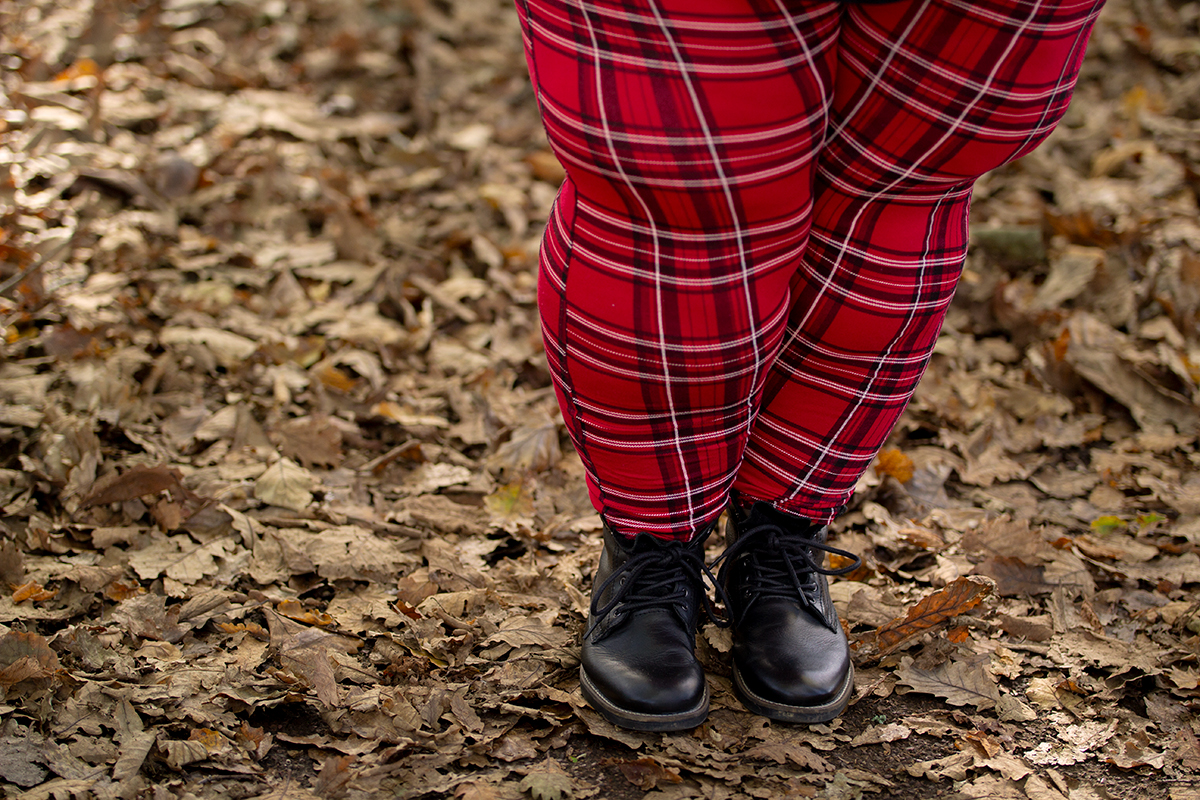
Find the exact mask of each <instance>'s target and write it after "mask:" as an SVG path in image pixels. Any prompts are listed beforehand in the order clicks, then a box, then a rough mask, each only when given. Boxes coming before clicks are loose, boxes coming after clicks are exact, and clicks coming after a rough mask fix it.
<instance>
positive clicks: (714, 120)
mask: <svg viewBox="0 0 1200 800" xmlns="http://www.w3.org/2000/svg"><path fill="white" fill-rule="evenodd" d="M792 6H794V7H792ZM518 10H519V12H520V14H521V17H522V23H523V29H524V34H525V44H526V53H527V57H528V61H529V66H530V74H531V77H532V78H533V81H534V85H535V87H536V89H537V94H538V100H539V103H540V104H541V109H542V118H543V121H544V123H545V126H546V131H547V136H548V137H549V140H550V143H551V144H552V146H553V147H554V148H555V151H556V152H557V153H558V155H559V158H560V160H561V161H562V163H563V165H564V166H565V168H566V170H567V181H566V183H565V184H564V186H563V189H562V191H561V192H560V194H559V197H558V199H557V200H556V202H555V205H554V208H553V211H552V214H551V218H550V220H549V224H548V225H547V229H546V235H545V238H544V240H543V243H542V252H541V269H540V272H539V286H538V303H539V309H540V311H541V315H542V324H543V331H544V341H545V343H546V354H547V358H548V361H549V364H550V369H551V373H552V375H553V376H554V379H555V389H556V390H557V392H558V397H559V402H560V406H561V408H562V411H563V417H564V419H565V421H566V424H567V428H568V430H569V431H570V433H571V437H572V440H573V442H574V444H575V446H576V449H577V450H578V451H579V454H580V456H581V458H582V459H583V463H584V467H585V469H586V470H587V478H588V486H589V489H590V491H591V496H592V500H593V503H594V504H595V505H596V507H597V509H598V510H599V511H600V513H601V515H602V516H603V518H604V519H605V521H606V522H607V523H608V524H609V525H610V526H611V527H612V528H613V529H615V530H616V531H618V532H620V533H622V534H629V535H632V534H635V533H638V532H646V533H650V534H653V535H655V536H659V537H662V538H675V539H683V540H687V539H689V538H691V537H692V536H693V535H694V534H695V533H696V532H697V531H699V530H702V529H704V528H706V527H707V526H708V524H709V523H710V522H711V521H712V520H713V519H714V518H715V517H717V516H718V515H719V514H720V513H721V510H722V508H723V507H724V505H725V502H726V496H727V492H728V489H729V484H730V483H731V482H732V480H733V475H734V472H735V470H736V468H737V465H738V464H739V463H740V461H741V458H742V453H743V451H744V447H745V442H746V440H747V438H748V436H749V428H750V423H751V421H752V419H753V417H754V415H755V413H756V412H757V408H758V399H759V396H760V394H761V391H762V387H763V382H764V377H765V374H766V370H767V368H768V365H769V364H770V362H771V361H772V360H773V358H774V356H775V354H776V353H777V352H778V350H779V346H780V342H781V341H782V338H783V334H784V327H785V324H786V318H787V312H788V291H789V282H790V280H791V276H792V274H793V273H794V272H795V270H796V268H797V265H798V263H799V258H800V254H801V252H802V251H803V249H804V245H805V241H806V239H807V234H808V218H809V214H810V212H811V199H812V198H811V186H812V164H813V159H814V155H815V153H816V151H817V150H818V148H819V147H820V144H821V141H822V139H823V137H824V133H825V120H826V110H827V107H828V102H829V93H830V87H831V83H832V76H831V67H832V64H833V60H834V57H833V53H834V45H835V43H836V41H837V25H838V20H839V18H840V13H841V12H840V5H839V4H838V3H832V2H820V3H803V4H788V3H784V2H782V0H583V1H582V2H580V1H579V0H518Z"/></svg>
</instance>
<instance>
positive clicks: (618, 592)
mask: <svg viewBox="0 0 1200 800" xmlns="http://www.w3.org/2000/svg"><path fill="white" fill-rule="evenodd" d="M711 530H712V529H711V527H710V528H709V530H707V531H705V532H703V533H702V534H700V535H699V536H697V537H696V538H695V539H693V540H692V541H691V542H688V543H686V544H685V543H683V542H668V541H663V540H661V539H656V538H655V537H653V536H650V535H648V534H644V533H643V534H638V536H637V537H636V538H634V539H633V540H632V541H631V540H629V539H627V538H625V537H622V536H617V535H616V534H614V533H613V532H612V531H610V530H609V529H608V528H607V526H606V527H605V529H604V552H603V553H602V554H601V555H600V566H599V568H598V569H597V570H596V574H595V576H594V578H593V580H592V606H591V613H590V614H589V616H588V626H587V630H586V631H585V633H584V635H583V653H582V656H581V660H582V664H581V665H580V668H579V681H580V684H581V686H582V688H583V696H584V697H585V698H586V699H587V701H588V702H589V703H591V705H592V707H593V708H595V709H596V710H597V711H599V712H600V713H601V714H603V715H604V717H605V718H606V719H608V721H609V722H611V723H613V724H614V725H619V726H621V727H623V728H632V729H633V730H639V731H677V730H684V729H686V728H694V727H696V726H697V725H699V724H700V723H701V722H703V721H704V718H705V717H706V716H708V684H707V683H706V682H705V680H704V670H703V669H702V668H701V666H700V662H698V661H697V660H696V654H695V647H696V624H697V622H698V618H699V615H700V609H701V606H702V604H703V605H704V607H705V609H707V610H710V611H711V609H709V607H708V598H707V596H706V595H705V593H704V584H703V578H702V576H703V575H705V574H709V575H710V577H711V573H709V572H708V569H707V568H706V567H705V565H704V540H705V538H707V536H708V534H709V532H711Z"/></svg>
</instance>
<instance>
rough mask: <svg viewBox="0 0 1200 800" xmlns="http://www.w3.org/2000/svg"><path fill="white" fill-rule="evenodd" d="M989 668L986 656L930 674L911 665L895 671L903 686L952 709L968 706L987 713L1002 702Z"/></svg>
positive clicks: (940, 668) (946, 665)
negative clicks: (942, 701) (945, 703)
mask: <svg viewBox="0 0 1200 800" xmlns="http://www.w3.org/2000/svg"><path fill="white" fill-rule="evenodd" d="M986 665H987V657H986V656H985V657H982V658H974V659H971V660H967V661H947V662H946V663H945V664H942V665H941V666H940V667H938V668H936V669H931V670H927V669H919V668H917V667H914V666H912V665H911V663H909V664H906V665H902V666H901V667H900V669H898V670H896V676H897V679H898V682H899V683H900V684H901V685H902V686H907V687H909V688H911V689H912V690H913V691H917V692H922V693H924V694H932V695H935V696H937V697H941V698H942V699H944V700H945V701H946V702H947V703H949V704H950V705H954V706H966V705H969V706H974V707H975V708H976V709H977V710H979V711H984V710H986V709H989V708H994V707H995V706H996V704H998V703H999V702H1000V690H999V689H998V688H997V686H996V680H995V679H994V678H993V677H992V675H991V673H990V672H988V670H987V666H986Z"/></svg>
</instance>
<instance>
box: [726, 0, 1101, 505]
mask: <svg viewBox="0 0 1200 800" xmlns="http://www.w3.org/2000/svg"><path fill="white" fill-rule="evenodd" d="M1101 5H1102V0H1069V1H1067V2H1058V1H1055V2H1047V0H1041V1H1040V2H1037V1H1035V0H913V1H912V2H893V3H886V4H883V5H848V6H847V7H846V13H845V15H844V17H843V21H842V29H841V34H840V39H839V42H838V59H839V63H838V67H837V70H836V76H837V77H836V81H835V87H836V88H835V97H834V104H833V108H832V110H831V113H830V128H831V130H830V135H829V141H828V142H827V143H826V145H825V146H824V148H823V149H822V152H821V155H820V158H819V162H818V174H817V177H816V182H815V187H814V195H815V199H814V213H813V228H812V234H811V237H810V241H809V245H808V248H807V250H806V251H805V256H804V260H803V262H802V264H801V267H800V269H799V270H798V271H797V272H796V275H795V277H794V280H793V292H792V298H793V300H792V302H793V308H792V312H791V318H790V321H789V326H788V334H787V337H786V345H785V347H784V349H783V352H782V353H781V356H780V358H779V359H778V360H777V361H776V362H775V364H774V366H773V368H772V371H771V374H770V376H769V378H768V382H767V388H766V391H765V398H766V399H765V401H764V406H763V408H762V410H761V412H760V414H759V416H758V418H757V420H756V426H755V429H754V432H753V434H752V437H751V441H750V443H749V446H748V449H747V452H746V459H745V462H744V463H743V465H742V467H741V469H740V471H739V473H738V477H737V482H736V485H735V488H736V489H737V492H738V494H739V495H740V496H741V497H742V498H744V499H747V500H762V501H767V502H770V503H771V504H772V505H774V506H775V507H776V508H777V509H782V510H785V511H788V512H791V513H794V514H796V515H799V516H803V517H805V518H808V519H811V520H816V521H820V522H827V521H829V520H830V519H832V518H833V517H834V516H835V515H836V514H837V512H838V511H839V510H840V509H841V508H842V507H843V506H844V505H845V503H846V502H847V501H848V500H849V498H850V494H851V493H852V492H853V490H854V485H855V483H856V482H857V480H858V478H859V477H860V476H861V475H862V473H863V471H864V470H865V469H866V468H867V466H868V465H869V464H870V462H871V460H872V459H873V458H874V456H875V454H876V453H877V452H878V450H879V448H880V447H881V446H882V445H883V443H884V441H885V440H886V438H887V436H888V435H889V433H890V432H891V430H892V427H893V426H894V425H895V422H896V420H897V419H898V418H899V415H900V413H901V412H902V411H903V409H904V407H905V405H906V404H907V402H908V400H909V398H910V397H911V395H912V393H913V390H914V389H915V388H916V385H917V382H918V381H919V379H920V377H921V374H922V373H923V371H924V369H925V365H926V364H927V363H928V360H929V356H930V353H931V352H932V349H933V346H934V343H935V342H936V341H937V337H938V334H939V332H940V330H941V324H942V319H943V317H944V316H945V313H946V309H947V307H948V306H949V303H950V300H951V297H952V295H953V292H954V287H955V284H956V283H957V281H958V277H959V274H960V272H961V269H962V264H963V261H964V259H965V257H966V248H967V213H968V206H969V203H970V196H971V187H972V186H973V184H974V183H975V181H976V179H978V177H979V176H980V175H982V174H983V173H984V172H986V171H988V170H991V169H994V168H996V167H998V166H1000V165H1001V164H1003V163H1005V162H1008V161H1011V160H1012V159H1014V158H1017V157H1019V156H1021V155H1024V154H1025V153H1027V152H1029V151H1030V150H1032V149H1033V148H1034V147H1036V146H1037V145H1038V144H1039V143H1041V142H1042V141H1043V140H1044V139H1045V138H1046V136H1047V135H1049V133H1050V131H1051V130H1052V129H1053V128H1054V126H1055V124H1057V122H1058V121H1059V119H1061V117H1062V115H1063V113H1064V112H1065V111H1066V107H1067V103H1068V102H1069V100H1070V97H1071V92H1072V90H1073V88H1074V84H1075V77H1076V75H1077V74H1078V71H1079V66H1080V63H1081V61H1082V59H1083V54H1084V49H1085V46H1086V44H1087V39H1088V33H1089V32H1090V30H1091V26H1092V23H1093V22H1094V21H1095V18H1096V15H1097V14H1098V13H1099V11H1100V7H1101Z"/></svg>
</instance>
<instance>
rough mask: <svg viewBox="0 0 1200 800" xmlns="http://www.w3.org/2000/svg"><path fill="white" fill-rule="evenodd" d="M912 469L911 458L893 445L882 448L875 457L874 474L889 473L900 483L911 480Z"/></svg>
mask: <svg viewBox="0 0 1200 800" xmlns="http://www.w3.org/2000/svg"><path fill="white" fill-rule="evenodd" d="M913 469H914V465H913V460H912V459H911V458H909V457H908V456H906V455H904V453H902V452H900V450H899V449H897V448H895V447H889V448H887V449H884V450H882V451H880V453H879V455H878V456H876V457H875V474H876V475H891V476H892V477H893V478H895V479H896V480H898V481H900V483H908V482H909V481H911V480H912V477H913Z"/></svg>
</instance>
